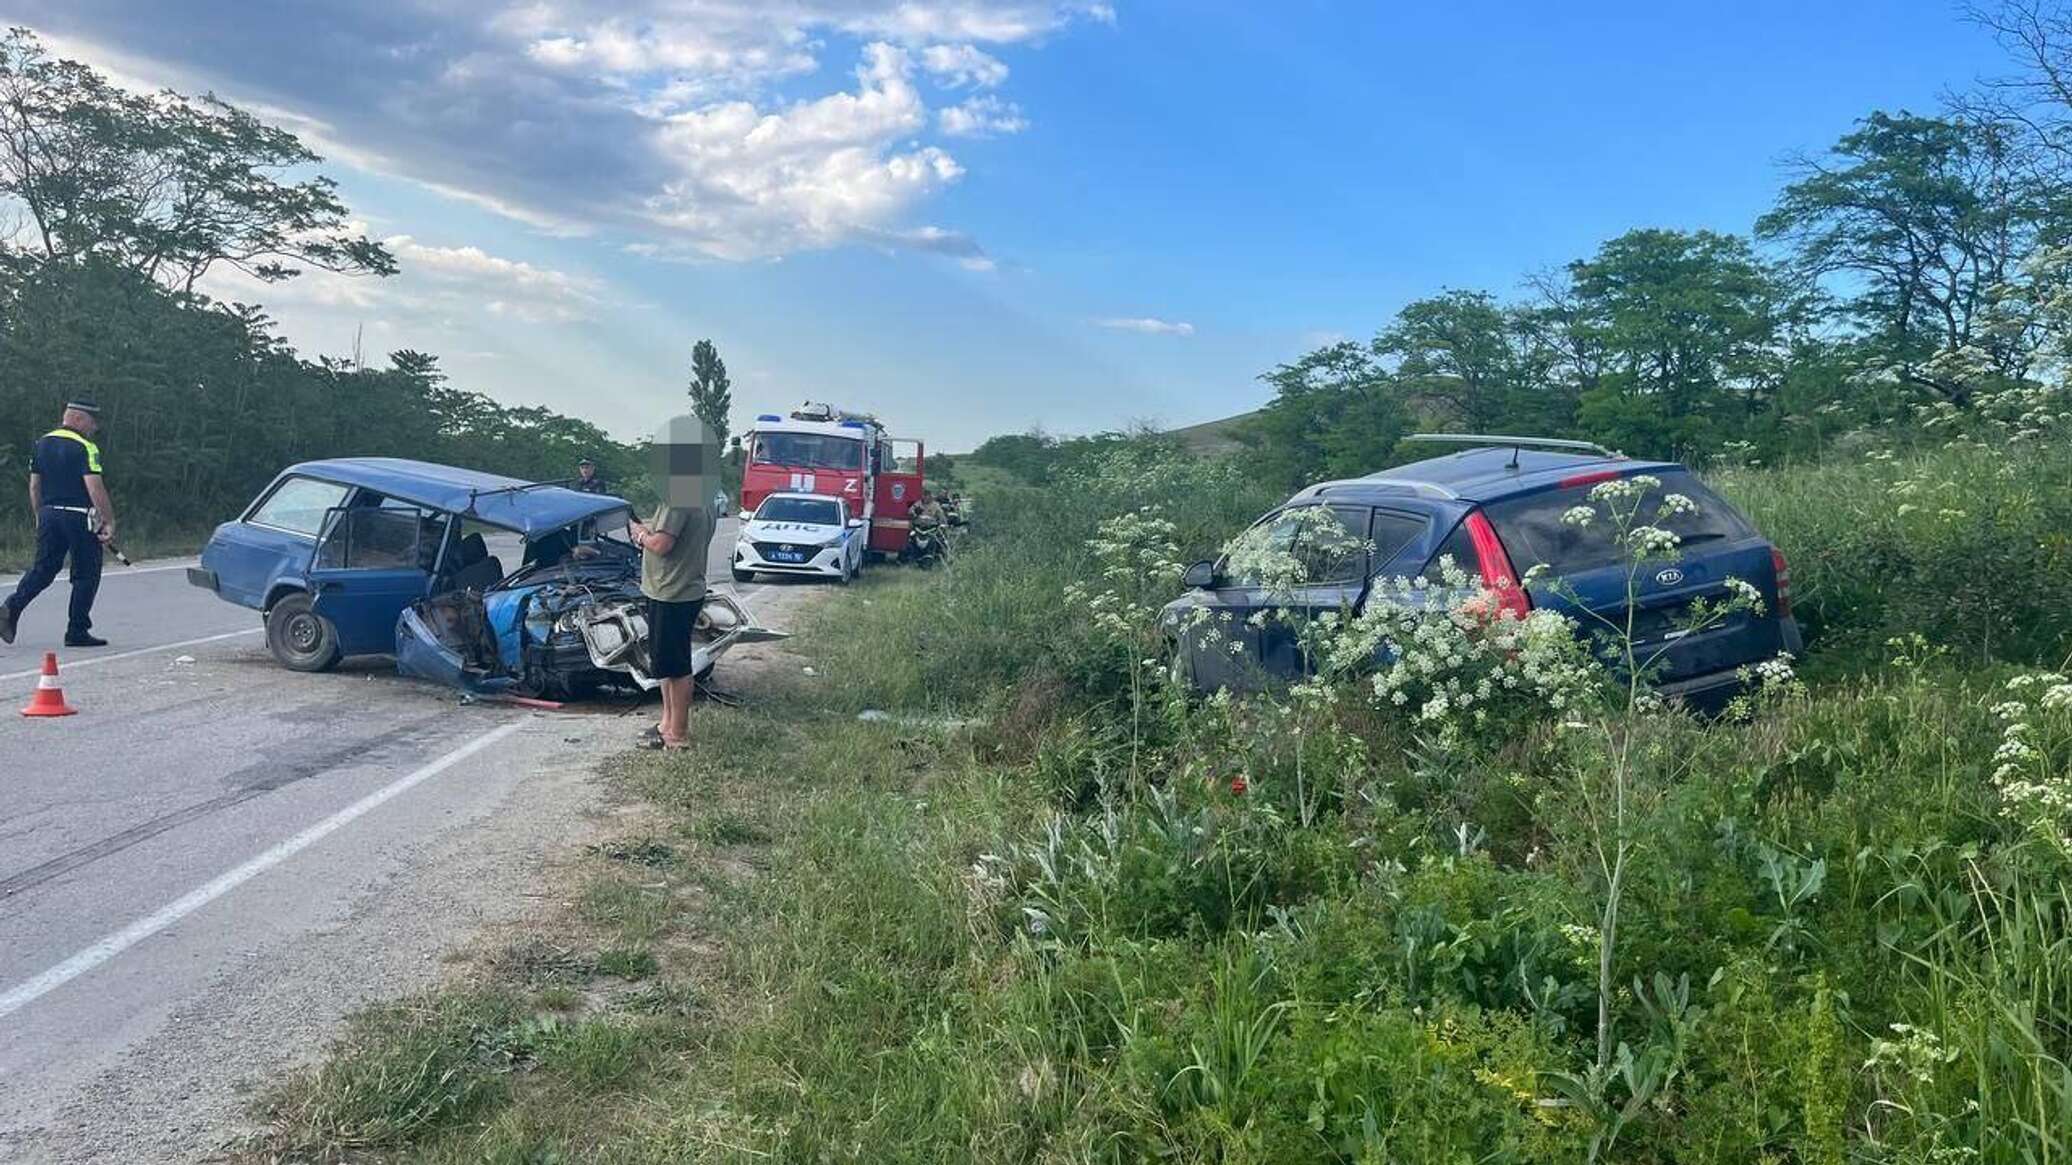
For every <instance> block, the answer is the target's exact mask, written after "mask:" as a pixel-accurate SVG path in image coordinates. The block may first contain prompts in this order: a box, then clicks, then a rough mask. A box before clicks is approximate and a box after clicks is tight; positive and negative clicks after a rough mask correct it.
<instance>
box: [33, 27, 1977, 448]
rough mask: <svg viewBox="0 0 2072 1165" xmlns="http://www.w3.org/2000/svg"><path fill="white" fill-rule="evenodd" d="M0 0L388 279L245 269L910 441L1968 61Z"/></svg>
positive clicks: (1731, 183) (1600, 223)
mask: <svg viewBox="0 0 2072 1165" xmlns="http://www.w3.org/2000/svg"><path fill="white" fill-rule="evenodd" d="M1556 9H1557V6H1553V5H1545V4H1526V3H1494V2H1491V3H1455V4H1448V5H1410V4H1387V5H1384V4H1378V3H1368V4H1355V3H1325V2H1322V0H1286V2H1282V3H1276V4H1271V5H1266V4H1260V5H1248V4H1197V3H1148V2H1144V3H1140V2H1135V0H1112V3H1103V2H1098V0H622V2H609V0H510V2H508V3H505V2H488V0H485V2H482V3H477V4H469V3H455V2H453V0H388V2H385V3H380V4H346V3H338V2H335V0H334V2H331V3H316V2H313V0H294V2H287V3H280V4H265V5H246V4H232V3H229V2H227V0H163V2H161V3H156V4H153V5H149V6H145V5H137V4H133V3H123V2H120V0H0V19H4V20H6V21H8V22H18V23H25V24H27V25H29V26H30V27H32V28H34V29H36V30H37V31H38V32H39V33H41V34H43V35H44V36H45V38H46V40H47V41H48V42H49V43H50V44H51V46H52V47H53V48H54V49H56V50H57V51H60V52H62V53H64V54H65V55H69V56H75V57H79V58H82V59H86V60H89V61H91V62H93V63H95V64H96V65H98V66H100V67H101V68H103V69H105V70H106V71H108V72H109V73H110V74H111V75H113V76H115V77H116V78H117V79H119V80H122V81H125V82H127V83H133V84H148V85H159V84H171V85H173V86H175V87H178V88H181V89H183V90H190V91H191V90H201V89H213V90H216V91H218V92H220V93H222V94H224V95H225V96H228V97H230V98H232V99H234V100H238V101H241V102H244V103H247V104H249V105H252V106H254V107H256V108H258V109H260V110H261V111H262V112H264V113H266V114H267V115H268V116H271V117H273V118H275V119H277V120H280V121H282V122H284V123H285V124H288V125H290V126H291V127H293V128H295V129H297V130H298V132H302V133H303V134H304V135H305V137H307V138H309V139H310V140H311V141H313V142H314V143H315V144H316V145H317V146H318V148H319V149H321V150H323V151H324V152H325V153H326V154H327V155H328V156H329V161H328V162H327V164H326V166H325V171H326V172H327V173H329V174H331V175H332V176H334V177H335V178H336V179H337V180H338V181H339V183H340V185H341V188H342V192H343V194H344V196H345V198H346V200H347V201H348V203H349V204H350V205H351V207H352V208H353V211H354V213H355V216H356V217H357V218H358V219H360V220H361V221H363V222H364V223H365V224H366V229H367V230H368V231H369V232H370V233H372V234H374V235H376V236H378V237H382V238H387V239H390V240H391V246H392V247H393V248H394V249H395V250H396V251H397V253H398V256H399V258H400V260H401V262H402V264H403V267H404V274H403V275H402V276H400V277H398V278H396V279H393V280H388V281H379V282H377V281H371V280H341V279H336V278H331V277H320V276H312V277H305V278H304V279H302V280H299V281H297V282H296V283H295V284H291V285H288V286H282V287H273V288H260V287H254V286H251V285H248V284H240V283H238V282H237V281H236V280H233V279H223V280H219V281H217V282H216V284H215V285H214V286H213V287H212V290H213V291H214V292H215V293H216V294H219V295H223V296H227V297H228V296H234V297H236V298H239V299H243V300H246V301H256V302H261V303H265V304H266V305H267V306H268V307H269V309H270V310H272V312H273V313H274V314H275V315H276V316H277V317H278V318H279V319H280V320H281V321H282V325H283V327H284V328H285V329H286V331H287V333H288V335H289V337H290V339H291V340H293V341H294V342H295V343H296V344H297V346H298V347H300V348H301V349H302V350H303V351H305V352H306V353H319V352H321V353H326V354H340V353H344V352H347V351H349V350H350V349H351V347H352V345H353V344H354V342H355V337H356V336H357V337H358V342H359V344H360V347H361V350H362V351H363V352H365V353H366V354H367V355H368V357H369V358H370V359H376V358H378V357H379V356H380V355H381V354H383V353H385V352H387V351H388V350H390V349H393V348H398V347H414V348H419V349H423V350H426V351H430V352H434V353H436V354H438V355H439V356H440V357H441V359H442V361H443V363H444V365H445V366H446V368H447V369H448V371H449V372H450V373H451V374H452V375H453V377H454V379H455V380H456V381H457V382H458V383H460V384H463V385H465V386H467V387H472V388H477V389H481V390H483V391H486V392H488V393H490V394H492V395H494V396H496V397H498V398H499V399H502V400H506V401H510V402H513V403H525V404H544V405H547V406H549V407H552V408H555V409H559V410H561V411H564V412H568V413H571V414H575V415H578V416H583V417H586V418H589V419H591V420H594V421H597V422H598V423H600V424H602V425H604V426H605V427H606V428H607V429H609V430H611V431H612V432H614V433H616V434H618V435H620V436H625V437H633V436H637V435H639V434H642V433H644V432H646V431H648V430H650V429H651V428H652V427H653V426H654V424H655V423H656V422H657V421H658V420H659V419H660V418H661V417H663V416H664V415H666V414H667V413H668V412H670V411H672V410H675V409H678V408H680V407H681V405H682V396H681V393H682V386H683V381H684V378H685V373H686V370H687V367H688V363H689V354H690V348H691V344H692V343H693V342H694V341H695V340H697V339H700V338H705V337H710V338H712V339H713V340H714V341H716V342H717V343H718V344H719V346H720V350H721V352H722V354H723V355H724V356H725V358H726V360H727V363H728V366H729V368H730V370H731V371H732V373H733V377H734V381H735V397H736V401H737V406H736V413H737V416H745V415H749V414H752V413H755V412H759V411H764V410H766V409H770V408H775V407H780V406H783V405H786V404H790V403H796V402H797V401H798V400H800V399H807V398H810V399H814V400H823V399H824V400H831V401H834V402H836V403H839V404H844V405H848V406H851V407H860V408H869V409H872V410H874V411H877V412H879V413H880V414H881V415H883V416H885V417H886V419H887V420H888V421H890V422H891V423H892V424H893V426H894V428H895V429H898V430H900V431H902V432H906V433H911V434H913V435H915V436H920V437H924V438H927V439H929V440H930V442H931V444H933V445H934V446H936V447H937V448H946V449H963V448H968V447H970V446H971V445H972V444H974V443H976V442H977V441H978V440H980V439H982V438H983V437H985V436H987V435H989V434H992V433H997V432H1006V431H1018V430H1021V429H1024V428H1027V427H1029V426H1031V425H1042V426H1044V427H1045V428H1047V429H1049V430H1051V431H1053V432H1060V433H1073V432H1087V431H1092V430H1097V429H1101V428H1106V427H1112V426H1116V425H1120V424H1124V423H1127V422H1130V421H1133V420H1156V421H1160V422H1163V423H1167V424H1173V425H1178V424H1187V423H1192V422H1196V421H1202V420H1208V419H1212V418H1215V417H1219V416H1224V415H1228V414H1230V413H1234V412H1239V411H1243V410H1245V409H1249V408H1252V407H1255V406H1256V405H1257V404H1259V403H1260V402H1261V401H1262V400H1263V399H1264V396H1265V393H1264V391H1263V390H1262V388H1261V386H1260V385H1259V384H1258V382H1257V380H1256V377H1257V376H1258V374H1259V373H1260V372H1262V371H1265V370H1266V369H1268V368H1270V367H1272V366H1273V365H1274V364H1276V363H1278V362H1280V361H1283V360H1287V359H1291V358H1293V357H1295V356H1297V355H1299V354H1300V353H1301V352H1303V351H1305V350H1307V349H1308V348H1310V347H1313V346H1315V345H1317V344H1318V343H1321V342H1325V341H1327V340H1329V339H1334V338H1338V337H1344V336H1350V337H1356V338H1364V337H1366V336H1368V335H1371V334H1372V333H1373V332H1374V331H1375V330H1376V329H1377V328H1378V327H1380V326H1381V325H1382V324H1383V323H1384V322H1385V321H1386V320H1387V318H1388V317H1389V316H1390V315H1391V314H1392V313H1393V312H1394V311H1395V310H1396V309H1397V308H1399V307H1400V306H1402V305H1403V304H1404V303H1405V302H1407V301H1409V300H1411V299H1414V298H1417V297H1418V296H1421V295H1425V294H1430V293H1433V292H1436V291H1438V290H1439V289H1441V288H1445V287H1472V288H1484V289H1488V290H1492V291H1495V292H1498V293H1500V294H1510V293H1512V292H1513V291H1515V289H1516V288H1517V287H1518V284H1519V282H1520V280H1521V279H1522V278H1523V277H1524V276H1525V275H1526V274H1527V273H1529V272H1531V271H1534V270H1539V269H1545V268H1548V267H1553V266H1557V265H1559V264H1561V263H1563V262H1566V261H1568V260H1570V259H1573V258H1577V257H1580V256H1582V255H1585V254H1588V253H1589V252H1590V251H1591V250H1593V249H1594V248H1595V247H1596V245H1597V244H1598V243H1599V242H1601V241H1602V240H1604V239H1606V238H1609V237H1611V236H1613V235H1616V234H1618V233H1620V232H1621V231H1623V230H1626V229H1628V228H1631V227H1637V226H1664V227H1687V228H1693V227H1708V228H1712V229H1716V230H1730V231H1746V230H1747V229H1748V227H1749V225H1750V224H1751V222H1752V221H1753V219H1754V218H1755V216H1756V215H1758V214H1760V213H1761V212H1762V211H1763V210H1764V209H1766V208H1767V206H1768V205H1769V204H1770V201H1771V200H1772V198H1773V197H1774V195H1775V192H1776V190H1777V187H1778V185H1779V182H1780V178H1779V169H1778V162H1779V160H1780V159H1781V158H1782V157H1783V156H1784V155H1786V154H1788V153H1790V152H1792V151H1795V150H1817V149H1818V148H1820V147H1821V146H1822V145H1824V144H1826V143H1828V142H1831V141H1833V140H1834V139H1835V138H1836V137H1838V136H1839V135H1840V134H1841V133H1843V132H1845V131H1846V130H1847V128H1848V127H1849V124H1850V122H1851V121H1852V120H1853V119H1855V118H1857V117H1860V116H1862V115H1863V114H1865V113H1867V112H1869V111H1870V110H1872V109H1878V108H1884V109H1897V108H1902V107H1905V108H1913V109H1916V110H1927V109H1931V108H1933V107H1934V106H1935V105H1936V104H1937V102H1938V99H1939V96H1940V95H1941V94H1942V93H1943V92H1945V91H1946V90H1948V89H1951V88H1961V87H1964V86H1967V85H1969V84H1970V83H1971V82H1972V81H1973V80H1974V79H1975V78H1977V77H1979V76H1981V75H1989V74H1993V73H1996V72H2000V71H2002V70H2003V69H2004V68H2005V61H2004V58H2003V57H2002V55H2001V53H2000V51H1999V49H1998V48H1997V47H1996V46H1995V45H1994V44H1993V43H1992V41H1991V40H1990V38H1989V37H1987V36H1986V35H1985V34H1984V33H1982V32H1980V31H1979V30H1977V29H1975V28H1973V27H1971V26H1970V25H1968V24H1966V23H1965V22H1963V20H1962V19H1961V18H1960V14H1959V12H1958V10H1957V9H1956V7H1955V6H1953V5H1950V4H1944V3H1899V2H1893V3H1876V4H1873V3H1821V4H1805V3H1798V4H1787V3H1771V2H1758V3H1748V2H1744V3H1737V4H1730V5H1729V4H1663V3H1651V4H1650V3H1619V4H1594V5H1573V6H1567V8H1566V9H1563V10H1558V11H1557V10H1556Z"/></svg>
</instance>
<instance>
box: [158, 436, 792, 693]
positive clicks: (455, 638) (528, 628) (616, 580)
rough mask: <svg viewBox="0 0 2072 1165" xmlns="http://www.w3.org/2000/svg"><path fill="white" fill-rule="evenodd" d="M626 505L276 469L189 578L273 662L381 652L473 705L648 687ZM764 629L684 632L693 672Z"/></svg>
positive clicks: (726, 623)
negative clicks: (241, 618)
mask: <svg viewBox="0 0 2072 1165" xmlns="http://www.w3.org/2000/svg"><path fill="white" fill-rule="evenodd" d="M629 517H630V511H629V508H628V506H627V503H626V502H625V501H624V500H622V499H620V498H615V497H609V496H606V495H601V494H589V493H579V492H577V491H575V490H571V489H565V488H563V487H561V486H559V485H556V484H552V483H545V484H542V483H533V482H526V481H521V480H519V479H517V478H510V477H502V476H498V475H496V474H489V473H480V472H477V471H475V470H470V469H458V468H454V467H452V466H446V465H433V464H429V463H427V462H422V461H405V460H399V459H395V458H386V457H350V458H337V459H332V460H325V461H308V462H303V463H302V464H299V465H294V466H291V467H289V468H288V469H286V470H283V471H282V472H281V473H280V475H279V476H277V477H276V478H274V480H273V482H272V483H271V484H269V485H268V486H267V487H266V488H265V489H264V490H262V491H260V493H259V496H258V497H257V498H255V499H253V501H252V503H251V505H249V506H247V507H246V508H245V511H244V512H243V513H242V514H240V515H239V516H238V517H237V518H235V519H234V520H232V521H229V522H225V523H223V524H222V525H221V526H218V527H217V528H216V532H215V534H214V535H213V536H212V537H211V538H210V539H209V543H208V545H207V546H206V547H205V548H204V549H203V550H202V554H201V564H200V565H199V566H198V567H194V568H191V569H190V570H189V571H188V572H187V576H188V581H189V582H191V583H193V584H194V585H196V586H199V587H203V588H205V589H207V590H210V591H214V592H215V593H216V594H217V595H218V596H220V597H222V598H223V599H225V600H227V601H229V602H233V603H237V604H239V605H240V606H245V607H250V608H252V609H254V610H256V611H259V612H261V613H262V615H263V617H264V619H265V625H266V644H267V647H268V648H269V649H270V650H271V651H272V652H273V655H274V658H275V659H277V660H279V661H280V663H281V665H282V666H283V667H287V668H289V669H291V670H294V671H303V672H321V671H327V670H329V669H331V668H333V667H335V666H337V664H338V662H339V661H340V660H341V659H343V658H345V657H346V656H349V655H368V654H380V653H393V654H394V655H395V657H396V667H397V670H398V671H400V672H402V673H403V674H404V675H409V676H414V677H417V678H421V679H428V680H434V681H437V682H439V683H443V684H447V685H450V686H453V687H458V688H462V689H464V690H467V691H472V692H478V693H483V694H510V695H518V696H532V697H539V698H545V699H575V698H580V697H583V696H587V695H589V694H592V693H594V692H596V691H599V690H600V689H605V688H614V687H619V688H633V689H648V688H652V687H653V686H654V680H653V679H652V678H650V676H649V674H648V666H647V664H648V642H647V637H648V626H647V617H646V609H645V608H646V605H645V601H644V600H643V599H642V598H641V595H640V551H639V550H638V549H637V548H635V547H634V546H633V544H632V542H631V541H630V540H629V539H628V538H627V534H626V524H627V520H628V518H629ZM778 637H779V636H778V635H777V634H776V633H774V632H770V631H767V630H764V629H762V628H759V627H756V626H755V625H754V623H753V622H752V620H751V619H750V618H749V616H748V614H747V612H746V611H745V610H744V609H743V608H742V607H741V606H740V605H739V604H738V603H736V602H734V600H733V599H732V598H730V597H728V596H726V595H721V594H717V593H715V594H714V595H713V596H712V597H711V598H710V600H708V602H707V603H706V607H705V610H704V612H703V613H702V614H701V615H700V617H699V620H698V627H697V629H696V631H695V632H694V634H693V640H694V642H693V648H694V655H695V662H696V664H697V666H698V668H699V671H700V674H701V676H702V675H705V674H709V673H710V671H711V669H712V665H713V663H714V662H715V661H717V659H718V658H719V656H720V655H721V654H722V653H724V652H725V651H726V650H727V649H728V648H729V647H731V646H734V645H736V644H739V643H744V642H754V641H758V640H766V639H774V638H778Z"/></svg>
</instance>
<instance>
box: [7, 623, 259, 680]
mask: <svg viewBox="0 0 2072 1165" xmlns="http://www.w3.org/2000/svg"><path fill="white" fill-rule="evenodd" d="M265 630H266V628H264V627H247V628H245V629H244V630H243V631H225V632H224V633H223V634H221V635H204V636H202V637H201V638H200V639H182V640H180V641H179V642H177V643H161V644H159V645H158V646H156V647H139V648H137V649H136V650H135V651H118V652H116V653H115V654H114V655H95V656H90V657H88V658H86V659H81V660H74V661H73V662H71V663H67V664H64V665H63V666H61V667H60V668H59V671H60V672H61V673H62V672H68V671H78V670H79V669H80V668H83V667H92V666H94V665H95V664H97V663H114V662H116V661H118V660H124V659H135V658H136V657H138V656H140V655H150V654H151V653H152V652H154V651H171V650H172V649H174V648H176V647H193V646H196V645H197V644H202V643H215V642H217V641H219V640H223V639H236V638H237V637H238V636H240V635H258V634H260V633H261V632H263V631H265ZM42 672H43V665H42V664H38V665H36V666H35V667H32V668H30V669H29V670H28V671H11V672H8V673H6V674H4V675H0V680H19V679H23V678H25V677H28V676H33V675H41V674H42Z"/></svg>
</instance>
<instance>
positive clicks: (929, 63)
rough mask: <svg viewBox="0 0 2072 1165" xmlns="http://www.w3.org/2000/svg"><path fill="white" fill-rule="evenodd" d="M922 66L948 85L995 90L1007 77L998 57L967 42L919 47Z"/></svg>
mask: <svg viewBox="0 0 2072 1165" xmlns="http://www.w3.org/2000/svg"><path fill="white" fill-rule="evenodd" d="M921 67H922V68H924V69H927V70H928V74H929V76H931V77H934V78H935V79H936V80H937V81H938V82H940V83H941V84H943V85H947V86H949V87H951V88H963V87H965V86H970V87H971V88H974V89H996V88H998V87H999V86H1000V83H1001V82H1003V81H1005V80H1007V66H1006V65H1005V64H1004V63H1002V62H1001V60H1000V58H998V57H995V56H993V55H991V54H989V53H986V52H984V51H982V50H980V49H979V48H977V47H976V46H973V45H968V44H957V45H950V44H932V45H929V46H928V47H927V48H925V49H922V50H921Z"/></svg>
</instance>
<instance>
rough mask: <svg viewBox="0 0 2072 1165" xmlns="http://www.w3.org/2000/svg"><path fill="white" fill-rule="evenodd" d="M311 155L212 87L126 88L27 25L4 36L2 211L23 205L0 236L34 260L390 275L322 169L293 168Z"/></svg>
mask: <svg viewBox="0 0 2072 1165" xmlns="http://www.w3.org/2000/svg"><path fill="white" fill-rule="evenodd" d="M318 161H321V159H320V158H319V157H318V156H317V155H316V154H315V153H314V152H312V151H311V150H310V149H309V148H308V147H306V146H304V145H303V144H302V142H301V141H300V140H298V139H297V138H296V137H295V135H294V134H292V133H289V132H288V131H286V130H283V129H279V128H276V127H274V126H270V125H267V124H265V123H264V122H262V121H260V120H259V119H258V118H256V117H253V116H252V115H251V114H249V113H247V112H245V111H244V110H241V109H238V108H237V107H235V106H233V105H230V104H229V103H227V102H224V101H221V100H219V99H217V98H216V97H214V96H204V97H199V98H193V97H185V96H182V95H180V94H178V93H174V92H172V91H170V90H167V91H164V92H160V93H156V94H149V95H145V94H137V93H130V92H127V91H125V90H122V89H119V88H117V87H115V86H113V85H111V84H109V83H108V82H107V80H106V79H105V78H103V77H102V76H101V75H100V74H98V73H96V72H94V71H93V70H92V69H91V68H89V67H87V66H85V65H82V64H80V63H78V62H77V61H66V60H54V59H52V58H51V57H50V56H49V55H48V54H47V53H45V52H44V51H43V46H42V45H41V43H40V42H38V41H37V39H36V37H35V36H34V35H33V34H32V33H30V32H29V30H27V29H24V28H15V29H11V30H9V31H8V33H7V34H6V36H5V37H0V209H5V208H6V207H7V206H8V205H9V204H13V205H14V206H16V207H18V208H20V209H21V210H23V211H26V216H25V219H26V221H25V222H23V223H22V224H21V226H20V227H19V229H18V230H16V232H15V237H14V238H12V239H8V240H6V241H9V242H12V243H14V244H16V245H18V246H24V250H25V252H26V253H27V254H28V255H29V256H31V257H32V258H33V259H35V260H37V261H41V262H44V263H51V262H79V261H83V260H85V259H87V258H95V259H100V260H104V261H107V262H111V263H113V264H115V265H117V266H120V267H122V268H124V269H126V270H129V271H133V272H135V273H137V274H140V275H143V276H145V277H146V278H149V279H154V280H157V281H159V282H161V283H163V284H165V285H166V286H169V287H172V288H175V289H177V290H180V291H183V292H192V291H193V290H194V287H195V284H196V282H197V281H198V280H199V279H200V278H201V277H202V276H203V275H205V274H207V273H208V271H209V270H210V269H211V268H213V267H215V266H216V265H217V264H228V265H230V266H232V267H235V268H237V269H238V270H240V271H243V272H245V273H246V274H248V275H251V276H253V277H254V278H257V279H260V280H262V281H265V282H277V281H280V280H283V279H288V278H292V277H293V276H295V275H296V274H298V273H299V271H300V268H299V267H298V266H297V264H303V265H307V266H311V267H319V268H322V269H324V270H327V271H338V272H346V273H351V274H375V275H389V274H393V273H394V272H395V270H396V264H395V259H394V257H393V256H392V255H390V254H389V252H388V250H387V248H385V247H383V246H382V245H381V244H380V243H379V242H376V241H374V240H372V239H369V238H367V237H366V236H365V235H362V234H357V233H355V232H353V231H352V230H351V229H350V227H349V225H348V222H347V216H346V210H345V204H344V203H342V202H341V201H339V199H338V196H337V188H336V185H335V184H334V183H333V182H332V181H331V180H330V179H329V178H325V177H322V176H317V177H312V178H307V179H304V180H302V181H289V180H288V179H287V175H289V174H290V173H292V172H293V171H296V170H298V169H301V168H303V167H307V166H310V165H314V164H315V163H317V162H318ZM24 241H26V242H25V244H24Z"/></svg>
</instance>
